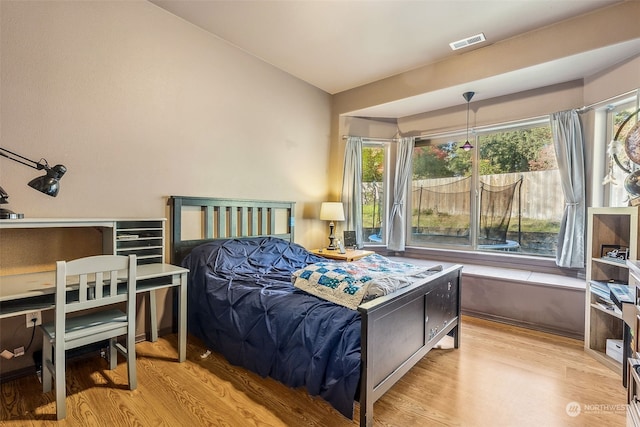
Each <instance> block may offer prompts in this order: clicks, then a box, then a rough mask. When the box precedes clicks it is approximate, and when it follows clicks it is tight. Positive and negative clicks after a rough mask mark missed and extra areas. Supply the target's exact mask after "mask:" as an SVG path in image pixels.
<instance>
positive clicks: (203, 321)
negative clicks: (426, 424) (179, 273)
mask: <svg viewBox="0 0 640 427" xmlns="http://www.w3.org/2000/svg"><path fill="white" fill-rule="evenodd" d="M319 261H326V260H325V259H324V258H319V257H317V256H315V255H313V254H311V253H309V252H307V251H306V250H305V249H304V248H303V247H302V246H299V245H297V244H295V243H289V242H286V241H284V240H281V239H276V238H269V237H265V238H244V239H233V240H221V241H214V242H211V243H206V244H203V245H201V246H199V247H197V248H195V249H194V250H193V251H192V252H191V254H190V255H188V256H187V257H186V258H185V260H184V262H183V264H182V265H183V266H184V267H186V268H188V269H189V270H190V273H189V287H188V310H187V312H188V328H189V332H190V333H192V334H194V335H195V336H197V337H199V338H200V339H202V340H203V341H204V342H205V343H206V345H207V346H208V347H209V348H210V349H211V350H214V351H217V352H219V353H221V354H222V355H224V356H225V357H226V358H227V360H229V362H230V363H232V364H235V365H240V366H244V367H245V368H247V369H250V370H252V371H254V372H256V373H257V374H259V375H261V376H264V377H266V376H269V377H272V378H274V379H276V380H278V381H280V382H282V383H284V384H286V385H287V386H290V387H305V388H306V389H307V391H308V392H309V394H311V395H319V396H321V397H322V398H324V399H325V400H326V401H328V402H329V403H330V404H331V405H332V406H333V407H335V408H336V409H337V410H338V411H340V412H341V413H342V414H344V415H345V416H347V417H349V418H352V416H353V402H354V397H355V394H356V389H357V386H358V382H359V379H360V315H359V313H358V312H357V311H354V310H350V309H348V308H346V307H342V306H339V305H336V304H333V303H331V302H327V301H324V300H322V299H320V298H317V297H315V296H312V295H309V294H307V293H305V292H304V291H301V290H299V289H296V288H295V287H294V286H293V285H292V282H291V276H292V273H293V272H294V271H295V270H298V269H300V268H303V267H305V266H306V265H308V264H311V263H314V262H319Z"/></svg>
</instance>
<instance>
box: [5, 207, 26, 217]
mask: <svg viewBox="0 0 640 427" xmlns="http://www.w3.org/2000/svg"><path fill="white" fill-rule="evenodd" d="M22 218H24V214H21V213H15V212H14V211H12V210H10V209H5V208H0V219H22Z"/></svg>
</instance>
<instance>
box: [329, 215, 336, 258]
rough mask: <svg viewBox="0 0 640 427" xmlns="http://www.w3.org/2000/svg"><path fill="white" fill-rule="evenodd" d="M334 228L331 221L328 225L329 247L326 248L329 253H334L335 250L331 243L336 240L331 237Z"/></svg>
mask: <svg viewBox="0 0 640 427" xmlns="http://www.w3.org/2000/svg"><path fill="white" fill-rule="evenodd" d="M334 227H335V225H334V224H333V221H331V222H330V223H329V246H327V249H329V250H330V251H335V250H336V245H335V244H334V243H333V241H334V240H335V238H336V237H335V236H334V235H333V228H334Z"/></svg>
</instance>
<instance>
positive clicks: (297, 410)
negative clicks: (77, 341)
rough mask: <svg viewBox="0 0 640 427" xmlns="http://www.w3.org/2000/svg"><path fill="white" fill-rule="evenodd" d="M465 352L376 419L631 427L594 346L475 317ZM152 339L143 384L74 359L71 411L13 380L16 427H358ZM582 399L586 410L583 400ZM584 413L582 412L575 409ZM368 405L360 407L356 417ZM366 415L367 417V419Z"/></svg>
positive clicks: (382, 422)
mask: <svg viewBox="0 0 640 427" xmlns="http://www.w3.org/2000/svg"><path fill="white" fill-rule="evenodd" d="M462 322H463V326H462V340H461V348H459V349H457V350H433V351H432V352H431V353H429V354H428V355H427V356H426V357H425V358H424V359H423V360H422V361H421V362H420V363H418V365H416V366H415V367H414V368H413V369H412V370H411V371H410V372H409V373H408V374H407V375H406V376H405V377H404V378H403V379H402V380H401V381H400V382H399V383H398V384H396V385H395V386H394V387H393V388H392V389H391V390H390V391H389V392H388V393H387V394H386V395H385V396H383V397H382V399H380V400H379V401H378V402H377V403H376V404H375V407H374V412H375V425H376V426H394V427H405V426H470V427H482V426H491V427H499V426H509V427H511V426H514V427H516V426H517V427H526V426H535V427H540V426H544V427H553V426H562V427H564V426H594V427H595V426H598V427H599V426H624V425H625V408H626V405H625V389H624V388H623V387H622V384H621V380H620V378H618V377H617V376H616V375H615V374H614V373H613V372H612V371H610V370H609V369H607V368H606V367H604V366H603V365H601V364H599V363H598V362H596V361H594V360H593V359H591V358H590V357H589V356H587V355H585V354H584V352H583V351H582V342H581V341H576V340H572V339H568V338H563V337H559V336H555V335H549V334H544V333H540V332H535V331H531V330H527V329H521V328H515V327H510V326H506V325H502V324H498V323H494V322H488V321H484V320H479V319H474V318H469V317H464V318H463V321H462ZM176 343H177V341H176V336H175V335H170V336H168V337H165V338H161V339H160V340H159V341H158V342H156V343H149V342H143V343H139V344H138V345H137V346H136V349H137V351H138V355H137V356H138V359H137V366H138V389H137V390H134V391H129V390H127V388H126V384H127V380H126V364H125V363H124V362H121V363H120V364H119V365H118V367H117V369H116V370H114V371H109V370H107V369H106V368H107V364H106V361H104V360H102V359H100V358H98V357H96V358H91V359H85V360H80V361H72V362H70V363H69V368H68V374H69V376H68V379H67V390H68V397H67V414H68V415H67V418H66V419H65V420H63V421H61V422H56V421H54V420H55V403H54V400H53V399H54V395H53V392H50V393H47V394H42V391H41V390H42V389H41V385H40V383H39V382H38V380H37V378H36V376H35V375H32V376H29V377H26V378H23V379H19V380H16V381H12V382H9V383H5V384H2V386H1V388H0V391H1V397H2V402H1V405H0V425H7V426H49V425H60V426H83V427H84V426H107V425H108V426H154V427H155V426H192V427H196V426H231V427H235V426H243V427H244V426H296V427H297V426H331V427H334V426H354V425H357V421H351V420H347V419H346V418H344V417H342V416H341V415H340V414H339V413H337V412H335V411H334V410H333V409H332V408H331V407H330V406H329V405H327V404H326V403H324V402H323V401H322V400H320V399H318V398H312V397H310V396H308V395H307V394H306V393H305V392H304V391H302V390H292V389H289V388H287V387H284V386H283V385H281V384H279V383H277V382H275V381H273V380H270V379H263V378H260V377H258V376H257V375H254V374H252V373H250V372H247V371H245V370H244V369H241V368H238V367H234V366H231V365H229V364H228V363H227V362H226V361H224V360H223V359H222V358H221V357H219V356H217V355H215V354H213V355H211V356H209V357H208V358H206V359H204V360H201V358H200V355H201V354H202V353H203V352H204V351H205V349H204V348H203V347H202V346H201V344H200V343H199V342H198V341H197V340H195V339H193V338H191V337H190V339H189V345H188V354H187V361H186V362H185V363H182V364H179V363H177V362H175V357H176V354H177V352H176ZM572 402H575V403H576V405H572ZM568 405H569V406H570V407H572V408H573V409H576V408H577V409H578V410H579V413H578V412H573V413H572V415H575V416H570V415H569V414H568V413H567V406H568ZM357 415H358V408H357V406H356V417H357ZM356 420H357V418H356Z"/></svg>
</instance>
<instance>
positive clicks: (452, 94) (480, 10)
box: [150, 0, 640, 117]
mask: <svg viewBox="0 0 640 427" xmlns="http://www.w3.org/2000/svg"><path fill="white" fill-rule="evenodd" d="M150 1H151V2H152V3H154V4H156V5H157V6H159V7H161V8H163V9H165V10H167V11H169V12H171V13H173V14H175V15H177V16H179V17H181V18H183V19H185V20H186V21H188V22H191V23H193V24H194V25H196V26H198V27H201V28H203V29H205V30H206V31H208V32H210V33H212V34H214V35H216V36H218V37H220V38H221V39H224V40H226V41H227V42H228V43H230V44H232V45H234V46H236V47H238V48H240V49H242V50H244V51H246V52H248V53H249V54H251V55H253V56H256V57H258V58H260V59H262V60H263V61H265V62H267V63H269V64H271V65H273V66H275V67H277V68H279V69H281V70H283V71H285V72H287V73H289V74H291V75H293V76H295V77H297V78H299V79H301V80H303V81H305V82H307V83H309V84H311V85H313V86H316V87H318V88H320V89H322V90H323V91H325V92H327V93H330V94H336V93H339V92H342V91H345V90H348V89H352V88H354V87H358V86H361V85H364V84H367V83H371V82H374V81H377V80H380V79H383V78H385V77H389V76H393V75H396V74H399V73H402V72H405V71H408V70H411V69H415V68H418V67H421V66H424V65H427V64H431V63H434V62H437V61H440V60H443V59H445V58H447V57H449V56H452V55H459V54H460V53H461V52H466V51H469V50H472V49H477V48H480V47H483V46H487V45H488V44H492V43H496V42H499V41H501V40H505V39H508V38H511V37H513V36H516V35H518V34H522V33H525V32H528V31H531V30H534V29H536V28H540V27H544V26H547V25H550V24H553V23H556V22H559V21H562V20H565V19H568V18H571V17H573V16H577V15H581V14H584V13H588V12H591V11H593V10H595V9H599V8H602V7H607V6H610V5H612V4H615V3H620V2H621V0H580V1H577V0H517V1H516V0H509V1H507V0H359V1H357V0H262V1H251V0H245V1H238V0H231V1H229V0H150ZM478 33H484V35H485V37H486V39H487V41H486V42H483V43H479V44H477V45H473V46H471V47H468V48H466V49H463V50H459V51H455V52H454V51H452V50H451V48H450V47H449V43H450V42H454V41H458V40H461V39H464V38H467V37H470V36H473V35H475V34H478ZM638 53H640V39H636V40H632V41H629V42H626V43H621V44H618V45H614V46H610V47H607V48H602V49H598V50H594V51H589V52H585V53H583V54H580V55H575V56H573V57H569V58H565V59H562V60H558V61H554V62H549V63H544V64H540V65H538V66H535V67H530V68H527V69H522V70H518V71H516V72H512V73H507V74H503V75H500V76H496V77H492V78H487V79H483V80H481V81H474V82H468V83H466V84H465V85H464V86H458V87H451V88H447V89H442V90H438V91H435V92H429V93H428V94H424V95H419V96H414V97H411V98H407V99H403V100H400V101H396V102H392V103H388V104H384V105H379V106H375V107H371V108H366V109H363V110H358V111H353V112H351V113H350V115H362V116H369V117H404V116H408V115H411V114H417V113H420V112H425V111H432V110H436V109H440V108H445V107H450V106H453V105H458V104H463V103H465V101H464V99H463V98H462V96H461V94H462V93H463V92H465V91H467V90H473V91H475V92H477V93H478V94H481V97H476V98H475V99H474V100H479V99H487V98H493V97H496V96H502V95H507V94H511V93H516V92H521V91H524V90H528V89H533V88H536V87H543V86H548V85H551V84H556V83H562V82H567V81H571V80H575V79H578V78H582V77H586V76H590V75H593V74H594V73H596V72H598V71H600V70H603V69H605V68H607V67H609V66H611V64H614V63H617V62H620V61H622V60H624V59H626V58H629V57H632V56H634V55H637V54H638ZM551 69H552V70H553V72H548V71H549V70H551Z"/></svg>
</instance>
